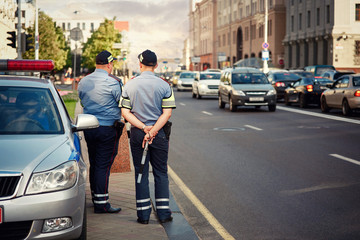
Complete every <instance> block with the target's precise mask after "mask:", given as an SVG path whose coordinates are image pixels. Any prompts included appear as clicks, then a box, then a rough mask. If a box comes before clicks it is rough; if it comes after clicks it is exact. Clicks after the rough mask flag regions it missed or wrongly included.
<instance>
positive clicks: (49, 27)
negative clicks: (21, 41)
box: [23, 11, 70, 71]
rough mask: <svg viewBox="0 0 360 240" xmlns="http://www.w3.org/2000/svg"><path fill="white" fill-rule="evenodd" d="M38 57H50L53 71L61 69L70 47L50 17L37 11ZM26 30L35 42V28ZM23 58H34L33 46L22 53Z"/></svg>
mask: <svg viewBox="0 0 360 240" xmlns="http://www.w3.org/2000/svg"><path fill="white" fill-rule="evenodd" d="M38 25H39V59H51V60H53V61H54V64H55V67H54V70H55V71H59V70H62V69H63V68H64V67H65V65H66V61H67V60H68V57H69V55H68V53H69V52H70V48H69V47H68V46H67V43H66V41H65V37H64V32H63V30H62V29H61V28H59V27H55V23H54V22H53V20H52V18H51V17H49V16H48V15H46V14H45V13H44V12H42V11H40V12H39V24H38ZM27 32H28V33H29V34H31V35H32V38H30V39H31V40H32V41H33V43H35V37H34V35H35V34H34V33H35V29H34V27H30V28H28V29H27ZM23 58H24V59H34V58H35V46H34V48H33V49H30V50H29V51H26V52H25V53H24V54H23Z"/></svg>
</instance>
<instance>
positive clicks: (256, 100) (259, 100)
mask: <svg viewBox="0 0 360 240" xmlns="http://www.w3.org/2000/svg"><path fill="white" fill-rule="evenodd" d="M249 101H251V102H262V101H264V98H263V97H250V98H249Z"/></svg>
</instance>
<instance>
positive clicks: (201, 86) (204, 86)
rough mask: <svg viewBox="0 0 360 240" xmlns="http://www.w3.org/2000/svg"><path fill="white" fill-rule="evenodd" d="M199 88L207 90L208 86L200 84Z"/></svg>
mask: <svg viewBox="0 0 360 240" xmlns="http://www.w3.org/2000/svg"><path fill="white" fill-rule="evenodd" d="M199 88H207V85H206V84H204V83H200V84H199Z"/></svg>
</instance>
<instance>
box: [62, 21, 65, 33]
mask: <svg viewBox="0 0 360 240" xmlns="http://www.w3.org/2000/svg"><path fill="white" fill-rule="evenodd" d="M62 29H63V31H65V23H64V22H63V23H62Z"/></svg>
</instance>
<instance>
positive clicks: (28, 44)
mask: <svg viewBox="0 0 360 240" xmlns="http://www.w3.org/2000/svg"><path fill="white" fill-rule="evenodd" d="M31 38H32V35H31V34H26V33H21V45H22V46H21V50H22V52H26V51H29V50H30V49H33V48H34V47H33V40H32V39H31Z"/></svg>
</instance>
